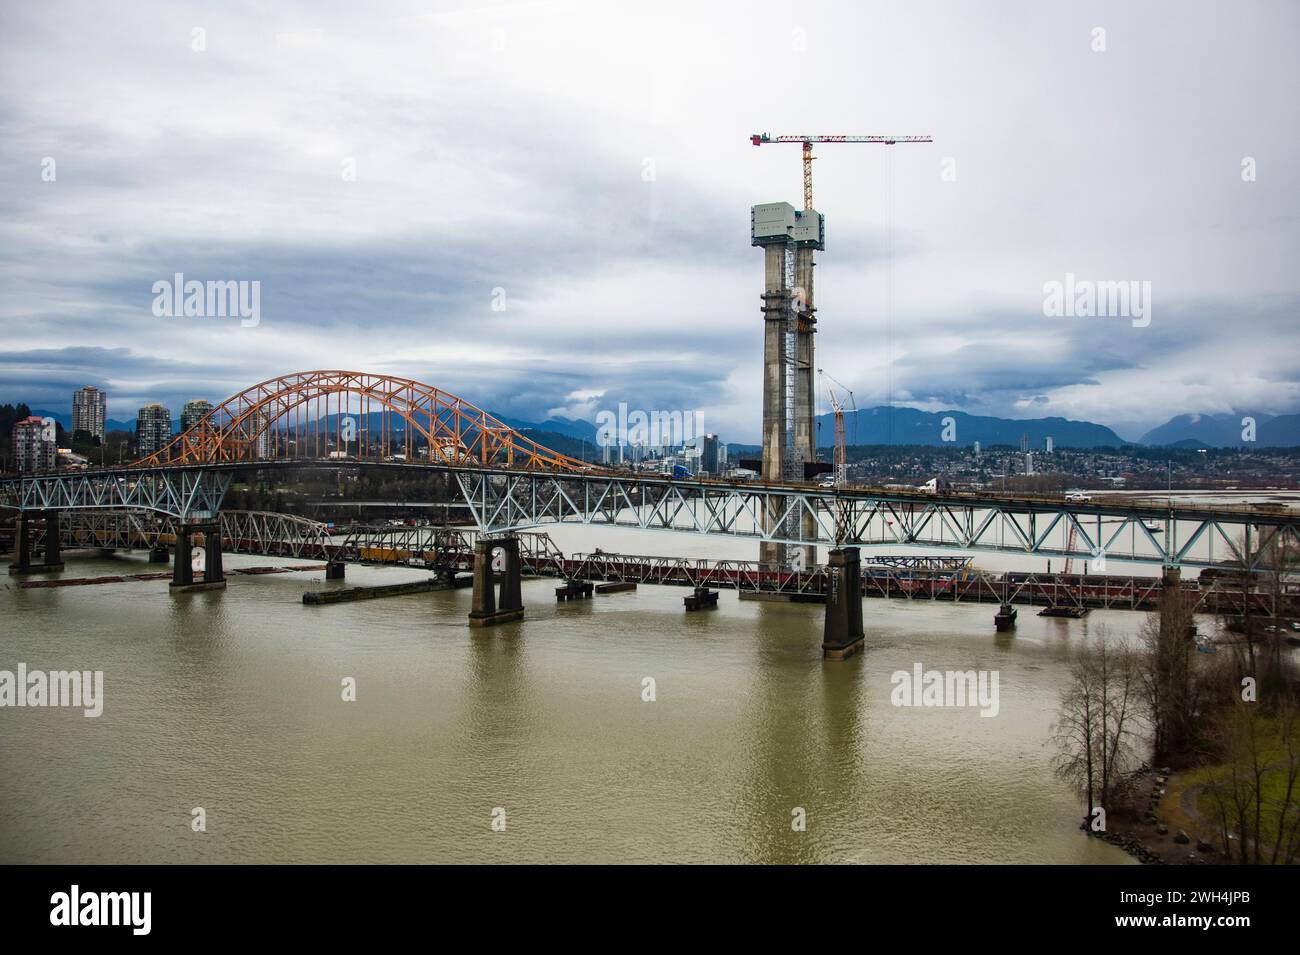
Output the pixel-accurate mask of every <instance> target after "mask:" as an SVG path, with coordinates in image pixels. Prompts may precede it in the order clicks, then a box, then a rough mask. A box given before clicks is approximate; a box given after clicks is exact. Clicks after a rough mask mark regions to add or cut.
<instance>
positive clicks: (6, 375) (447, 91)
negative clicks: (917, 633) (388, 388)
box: [0, 0, 1300, 441]
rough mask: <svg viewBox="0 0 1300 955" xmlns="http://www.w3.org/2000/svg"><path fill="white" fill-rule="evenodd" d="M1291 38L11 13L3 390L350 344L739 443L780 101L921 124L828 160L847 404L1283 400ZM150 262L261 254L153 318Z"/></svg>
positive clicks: (828, 316) (1091, 27) (1115, 10)
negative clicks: (229, 309) (1134, 294)
mask: <svg viewBox="0 0 1300 955" xmlns="http://www.w3.org/2000/svg"><path fill="white" fill-rule="evenodd" d="M1097 28H1101V29H1103V30H1104V31H1105V32H1104V45H1105V49H1104V50H1103V51H1098V50H1096V49H1094V47H1097V46H1098V45H1099V38H1100V37H1102V35H1101V34H1098V33H1097V32H1096V30H1097ZM196 30H199V31H201V32H198V33H196V32H195V31H196ZM1297 41H1300V5H1297V4H1294V3H1290V2H1286V0H1277V2H1260V0H1244V2H1233V3H1229V2H1219V3H1188V2H1185V0H1177V2H1173V0H1171V2H1141V3H1095V2H1073V3H1041V2H1037V0H1023V2H998V3H991V2H989V3H975V2H957V0H944V2H932V3H925V2H897V3H870V2H861V0H852V2H842V3H804V2H800V3H790V2H781V3H750V2H746V3H739V2H737V3H727V4H723V3H708V2H702V0H694V2H690V3H682V4H676V3H657V2H656V3H636V4H632V3H595V2H592V3H586V2H557V3H528V4H520V5H513V4H501V5H482V6H476V5H473V4H470V3H464V2H447V3H410V4H404V3H393V4H383V3H356V2H349V3H339V4H330V3H302V4H291V3H277V4H274V5H271V4H262V3H245V4H237V3H223V4H187V3H176V2H169V3H157V4H153V3H146V2H133V3H130V4H114V5H105V4H102V3H85V4H75V3H61V2H58V0H53V2H50V0H44V2H41V3H38V4H19V3H5V4H4V5H3V10H2V12H0V212H2V214H0V236H2V239H3V252H0V276H2V277H3V295H0V401H15V400H25V401H27V402H29V403H30V404H31V405H32V406H33V407H43V408H49V409H53V410H62V409H65V408H66V407H68V405H69V404H70V399H71V396H70V393H71V390H72V389H73V388H75V387H77V386H80V385H82V384H87V383H91V384H96V385H98V386H100V387H103V388H106V389H107V390H108V392H109V415H110V417H114V418H122V419H125V418H130V417H133V416H134V414H135V410H136V408H137V407H138V406H139V405H140V404H141V403H144V402H146V401H151V400H161V401H164V402H167V403H169V404H171V405H173V407H174V409H175V410H177V411H178V410H179V404H180V403H181V402H182V401H184V400H186V399H188V398H191V397H200V396H201V397H206V398H209V399H211V400H213V401H218V400H220V399H222V398H224V397H226V396H228V395H231V394H233V393H235V392H237V391H239V390H241V389H242V388H244V387H246V386H248V385H251V384H254V383H255V382H257V381H260V380H263V379H265V378H270V377H273V376H275V375H278V374H282V373H285V372H290V371H298V370H304V369H309V368H350V369H357V370H363V371H373V372H388V373H393V374H400V375H403V376H407V377H413V378H417V379H419V380H421V381H425V382H428V383H430V384H434V385H437V386H439V387H442V388H445V389H446V390H448V391H451V392H453V393H455V394H459V395H461V396H462V397H464V398H466V399H468V400H470V401H473V402H475V403H476V404H479V405H481V406H483V407H486V408H489V409H491V410H494V411H497V412H499V413H502V414H506V415H512V416H516V417H521V418H527V419H532V420H538V419H540V418H542V417H545V416H546V415H547V414H561V415H566V416H570V417H575V416H580V417H586V418H589V419H590V418H593V417H594V415H595V413H596V411H597V410H599V409H601V408H613V407H617V405H618V403H619V402H621V401H625V402H627V403H628V404H629V406H631V407H633V408H637V407H639V408H644V409H679V408H680V409H692V410H694V409H700V410H701V411H702V412H703V414H704V421H705V425H706V427H707V428H708V429H709V430H714V431H717V432H719V433H720V434H721V435H722V436H723V438H724V439H726V440H732V441H754V440H757V435H758V423H759V416H760V408H761V404H760V394H761V367H760V361H761V345H762V319H761V316H760V313H759V304H760V303H759V298H758V296H759V294H760V292H761V291H762V255H761V253H760V252H759V250H757V249H754V248H751V247H750V245H749V207H750V205H752V204H753V203H756V202H768V201H777V200H786V201H790V202H792V203H795V204H799V203H800V202H801V194H800V190H801V178H800V163H799V149H798V147H797V146H793V145H771V146H762V147H759V148H754V147H753V146H752V145H751V144H750V143H749V139H748V137H749V134H750V133H752V132H755V131H759V130H768V131H771V132H772V133H774V134H781V133H801V134H802V133H810V132H811V133H893V134H908V133H911V134H929V135H931V136H933V137H934V140H935V142H934V143H933V144H930V145H899V146H894V147H881V146H860V145H839V146H825V147H821V148H819V150H818V156H819V158H818V159H817V161H816V162H815V164H814V166H815V168H814V181H815V198H816V203H817V206H818V208H819V209H820V210H821V211H822V212H823V213H824V214H825V216H826V223H827V226H826V229H827V245H826V250H825V252H823V253H821V254H820V258H819V260H818V262H819V264H818V270H817V277H818V286H817V304H818V308H819V312H818V316H819V326H818V327H819V333H818V335H817V348H818V364H819V365H821V366H823V367H825V368H826V370H827V371H829V372H830V373H831V374H832V375H834V376H835V377H836V378H837V379H839V380H840V381H842V382H844V383H845V384H847V385H848V386H849V387H851V388H852V389H853V390H854V392H855V393H856V398H857V402H858V404H859V406H861V407H866V406H869V405H872V404H878V403H885V402H887V401H890V400H892V401H893V402H895V403H899V404H906V405H911V406H915V407H921V408H925V409H928V410H941V409H948V408H956V409H961V410H965V411H969V412H972V413H976V414H999V415H1005V416H1010V417H1039V416H1045V415H1063V416H1066V417H1071V418H1083V419H1089V420H1094V421H1099V422H1102V423H1104V424H1108V425H1110V426H1112V427H1114V428H1115V429H1116V430H1117V431H1118V432H1119V433H1120V434H1121V435H1122V436H1124V437H1127V438H1137V437H1139V436H1140V435H1141V433H1142V432H1143V431H1145V430H1146V429H1147V428H1148V427H1151V426H1153V425H1156V424H1159V423H1161V422H1163V421H1165V420H1166V419H1168V418H1169V417H1171V416H1172V415H1175V414H1180V413H1184V412H1226V411H1247V410H1248V411H1255V412H1268V413H1285V412H1294V411H1297V410H1300V347H1297V346H1298V345H1300V322H1297V318H1298V317H1300V313H1298V309H1297V304H1298V302H1300V268H1298V267H1297V258H1298V255H1297V253H1300V220H1298V218H1297V213H1298V211H1300V188H1298V186H1300V183H1298V182H1297V169H1298V168H1300V134H1298V133H1297V96H1296V91H1297V89H1300V75H1298V73H1300V68H1298V67H1297V58H1296V56H1295V49H1296V45H1297ZM196 46H200V47H203V48H202V49H195V47H196ZM1247 157H1249V158H1250V159H1253V161H1254V170H1255V179H1254V181H1246V180H1245V179H1244V178H1243V160H1245V159H1246V158H1247ZM49 159H53V160H54V163H53V165H52V166H51V164H50V163H49V162H48V160H49ZM945 160H951V162H947V163H946V162H945ZM351 168H354V169H355V178H350V177H349V176H348V175H347V174H346V173H347V171H348V170H349V169H351ZM891 168H892V173H891ZM51 169H52V170H53V172H54V177H53V181H49V170H51ZM945 169H947V170H949V171H952V170H955V180H953V179H951V178H945V176H944V171H945ZM891 184H892V185H891ZM891 210H892V212H891ZM891 222H892V230H891ZM891 235H892V239H891ZM177 272H181V273H183V274H184V275H185V277H186V278H187V279H198V280H203V281H206V280H245V281H253V280H256V281H258V282H260V283H261V314H260V323H259V324H258V325H256V327H241V324H240V322H239V320H238V319H234V318H217V317H207V318H168V317H158V316H155V315H154V314H153V310H152V305H153V300H154V295H153V292H152V286H153V283H154V282H156V281H158V280H163V279H170V278H171V277H172V276H173V274H174V273H177ZM1067 272H1068V273H1073V274H1074V275H1075V276H1076V277H1077V278H1078V279H1088V280H1107V281H1137V282H1144V281H1145V282H1150V283H1151V290H1152V291H1151V294H1152V307H1151V315H1150V323H1149V324H1148V325H1146V326H1145V327H1135V325H1134V323H1133V322H1132V321H1130V320H1129V319H1128V318H1125V317H1090V318H1083V317H1048V316H1045V315H1044V307H1043V300H1044V293H1043V287H1044V283H1047V282H1050V281H1053V280H1059V281H1064V278H1065V275H1066V273H1067ZM891 275H892V289H893V293H892V296H891V295H890V292H889V290H890V286H891ZM494 289H502V290H504V293H496V297H495V299H494ZM502 294H504V303H505V308H504V310H494V309H493V303H494V300H495V301H496V302H498V304H499V303H500V302H501V301H502ZM891 299H892V308H891V304H890V303H891Z"/></svg>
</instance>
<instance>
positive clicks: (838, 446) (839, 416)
mask: <svg viewBox="0 0 1300 955" xmlns="http://www.w3.org/2000/svg"><path fill="white" fill-rule="evenodd" d="M817 374H819V375H821V376H823V377H824V378H825V379H826V396H827V397H828V398H829V399H830V402H831V408H832V409H833V410H834V412H835V472H834V474H835V486H836V487H843V486H844V485H845V484H846V483H847V481H848V474H849V462H848V451H847V445H846V443H845V440H844V406H845V403H846V402H845V401H841V400H840V397H839V396H838V395H837V394H836V393H835V388H834V387H832V386H833V385H838V386H839V389H840V391H842V392H843V393H844V394H845V395H846V396H847V404H848V406H849V410H850V411H852V412H853V423H854V427H856V426H857V420H858V404H857V402H856V401H854V400H853V392H852V391H851V390H849V389H848V388H846V387H844V385H842V384H840V382H838V381H836V380H835V379H834V378H833V377H832V376H831V375H830V374H828V373H827V371H826V369H824V368H818V369H817Z"/></svg>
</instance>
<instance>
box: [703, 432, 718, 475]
mask: <svg viewBox="0 0 1300 955" xmlns="http://www.w3.org/2000/svg"><path fill="white" fill-rule="evenodd" d="M719 464H720V462H719V461H718V436H717V435H716V434H706V435H705V436H704V437H703V438H701V439H700V470H702V471H704V472H705V473H707V474H720V473H721V468H720V467H719Z"/></svg>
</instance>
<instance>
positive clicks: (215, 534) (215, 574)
mask: <svg viewBox="0 0 1300 955" xmlns="http://www.w3.org/2000/svg"><path fill="white" fill-rule="evenodd" d="M218 582H220V583H221V584H222V586H225V583H226V574H225V568H223V567H222V566H221V522H220V521H215V522H214V523H213V524H212V526H211V527H205V528H204V529H203V583H205V584H215V583H218Z"/></svg>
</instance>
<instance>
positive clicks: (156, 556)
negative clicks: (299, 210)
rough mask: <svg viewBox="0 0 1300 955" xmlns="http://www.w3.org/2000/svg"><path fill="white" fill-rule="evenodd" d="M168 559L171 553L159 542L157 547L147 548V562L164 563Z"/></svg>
mask: <svg viewBox="0 0 1300 955" xmlns="http://www.w3.org/2000/svg"><path fill="white" fill-rule="evenodd" d="M169 560H171V554H170V553H169V552H168V550H167V547H166V546H165V545H163V544H159V545H158V546H157V547H152V548H150V549H149V563H151V564H165V563H167V561H169Z"/></svg>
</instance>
